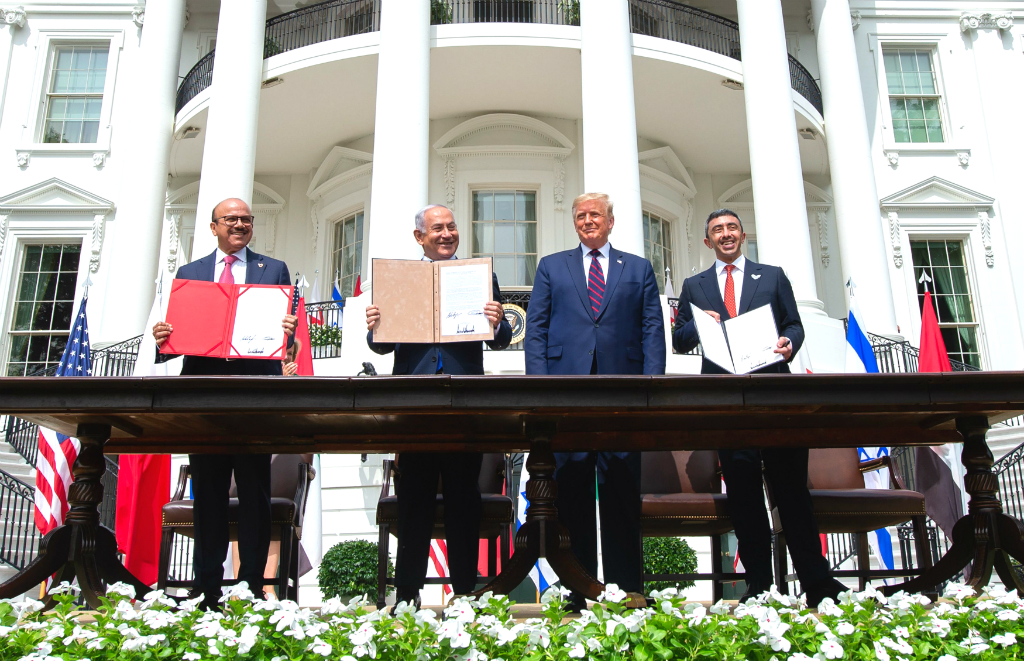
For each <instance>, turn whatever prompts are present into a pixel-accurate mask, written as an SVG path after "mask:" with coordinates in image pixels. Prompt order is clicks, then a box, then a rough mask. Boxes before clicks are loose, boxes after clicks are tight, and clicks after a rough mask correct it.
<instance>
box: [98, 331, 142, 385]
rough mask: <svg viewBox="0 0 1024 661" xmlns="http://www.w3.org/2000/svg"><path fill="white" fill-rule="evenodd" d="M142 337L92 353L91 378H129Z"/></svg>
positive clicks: (138, 336) (133, 368) (133, 369)
mask: <svg viewBox="0 0 1024 661" xmlns="http://www.w3.org/2000/svg"><path fill="white" fill-rule="evenodd" d="M141 345H142V336H141V335H137V336H135V337H133V338H131V339H130V340H125V341H123V342H118V343H117V344H111V345H110V346H108V347H103V348H102V349H96V350H95V351H93V352H92V375H93V376H131V375H132V372H134V371H135V361H136V359H138V357H139V346H141Z"/></svg>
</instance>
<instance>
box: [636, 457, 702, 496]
mask: <svg viewBox="0 0 1024 661" xmlns="http://www.w3.org/2000/svg"><path fill="white" fill-rule="evenodd" d="M721 492H722V480H721V479H720V478H719V476H718V453H717V452H715V451H713V450H695V451H692V452H690V451H680V452H664V451H663V452H643V453H641V468H640V493H643V494H658V493H721Z"/></svg>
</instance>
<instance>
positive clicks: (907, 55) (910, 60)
mask: <svg viewBox="0 0 1024 661" xmlns="http://www.w3.org/2000/svg"><path fill="white" fill-rule="evenodd" d="M900 69H902V70H903V72H904V73H906V72H908V71H917V70H918V69H917V53H916V52H915V51H905V50H904V51H900Z"/></svg>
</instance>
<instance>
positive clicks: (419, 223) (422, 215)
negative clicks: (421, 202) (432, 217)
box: [416, 204, 455, 232]
mask: <svg viewBox="0 0 1024 661" xmlns="http://www.w3.org/2000/svg"><path fill="white" fill-rule="evenodd" d="M431 209H444V210H445V211H447V212H448V213H450V214H451V215H452V218H453V219H454V218H455V212H454V211H452V210H451V209H449V208H448V207H446V206H445V205H443V204H428V205H427V206H425V207H423V208H422V209H420V210H419V211H417V212H416V229H418V230H419V231H421V232H426V231H427V212H428V211H430V210H431Z"/></svg>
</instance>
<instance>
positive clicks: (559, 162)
mask: <svg viewBox="0 0 1024 661" xmlns="http://www.w3.org/2000/svg"><path fill="white" fill-rule="evenodd" d="M554 161H555V185H554V192H555V211H561V210H562V209H563V208H564V207H565V157H563V156H555V157H554Z"/></svg>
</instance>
